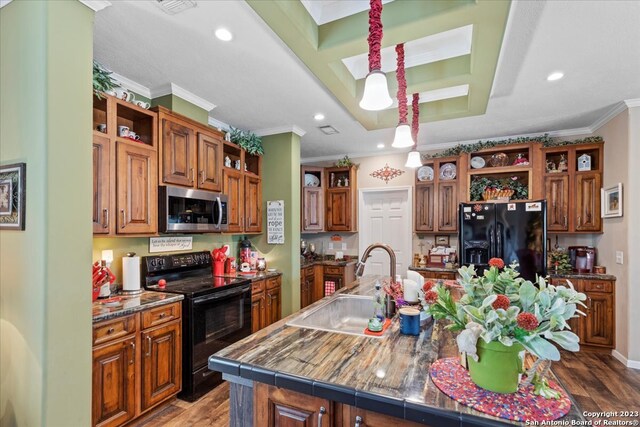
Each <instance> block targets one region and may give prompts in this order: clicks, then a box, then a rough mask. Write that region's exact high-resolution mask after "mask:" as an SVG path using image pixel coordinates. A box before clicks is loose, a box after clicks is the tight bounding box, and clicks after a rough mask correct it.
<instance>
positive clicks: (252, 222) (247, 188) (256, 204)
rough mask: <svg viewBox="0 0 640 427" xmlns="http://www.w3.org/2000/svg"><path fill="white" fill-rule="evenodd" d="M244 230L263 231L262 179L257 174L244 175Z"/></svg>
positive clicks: (250, 231) (251, 231)
mask: <svg viewBox="0 0 640 427" xmlns="http://www.w3.org/2000/svg"><path fill="white" fill-rule="evenodd" d="M244 195H245V197H244V201H245V205H244V209H245V212H244V217H245V218H244V220H245V224H244V231H247V232H249V233H259V232H261V231H262V181H261V180H260V178H257V177H255V176H245V177H244Z"/></svg>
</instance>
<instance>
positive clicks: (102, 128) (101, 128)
mask: <svg viewBox="0 0 640 427" xmlns="http://www.w3.org/2000/svg"><path fill="white" fill-rule="evenodd" d="M108 117H109V115H108V114H107V98H106V97H105V96H103V97H102V98H98V97H97V96H95V95H94V96H93V131H94V132H99V133H98V135H104V134H106V133H107V129H108V128H109V127H110V126H112V125H113V124H112V123H109V118H108Z"/></svg>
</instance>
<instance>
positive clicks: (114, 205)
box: [93, 95, 158, 236]
mask: <svg viewBox="0 0 640 427" xmlns="http://www.w3.org/2000/svg"><path fill="white" fill-rule="evenodd" d="M93 125H94V131H93V233H94V234H95V235H105V236H114V235H155V234H156V233H157V231H158V221H157V212H158V207H157V203H158V195H157V187H158V173H157V167H158V154H157V145H158V144H157V129H156V128H157V114H156V113H154V112H152V111H148V110H145V109H144V108H140V107H138V106H136V105H133V104H131V103H128V102H125V101H122V100H119V99H117V98H115V97H113V96H109V95H104V97H103V98H102V99H98V98H97V97H95V96H94V100H93ZM119 127H120V128H122V127H126V128H127V129H129V130H130V131H133V132H135V133H136V135H137V138H138V139H133V138H128V137H125V136H121V135H120V132H119V130H118V128H119Z"/></svg>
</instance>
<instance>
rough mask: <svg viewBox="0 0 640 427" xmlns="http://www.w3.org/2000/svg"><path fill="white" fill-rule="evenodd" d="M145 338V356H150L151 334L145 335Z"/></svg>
mask: <svg viewBox="0 0 640 427" xmlns="http://www.w3.org/2000/svg"><path fill="white" fill-rule="evenodd" d="M145 339H146V340H147V352H146V354H145V356H146V357H149V356H151V336H150V335H147V337H146V338H145Z"/></svg>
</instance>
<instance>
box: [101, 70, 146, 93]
mask: <svg viewBox="0 0 640 427" xmlns="http://www.w3.org/2000/svg"><path fill="white" fill-rule="evenodd" d="M111 77H113V78H114V79H116V80H117V81H118V83H120V85H121V86H122V87H124V88H125V89H129V90H132V91H134V92H135V93H137V94H139V95H141V96H144V97H145V98H149V99H151V91H150V90H149V88H148V87H146V86H143V85H141V84H140V83H138V82H134V81H133V80H131V79H128V78H126V77H125V76H122V75H120V74H118V73H111Z"/></svg>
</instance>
